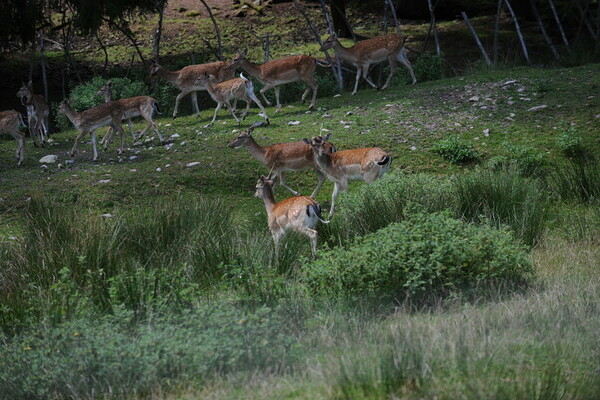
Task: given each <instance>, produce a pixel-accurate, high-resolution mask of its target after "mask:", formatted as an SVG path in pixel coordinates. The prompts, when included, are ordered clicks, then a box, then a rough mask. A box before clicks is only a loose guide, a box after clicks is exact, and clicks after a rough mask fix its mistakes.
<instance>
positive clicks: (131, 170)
mask: <svg viewBox="0 0 600 400" xmlns="http://www.w3.org/2000/svg"><path fill="white" fill-rule="evenodd" d="M129 172H137V169H135V168H132V169H130V170H129Z"/></svg>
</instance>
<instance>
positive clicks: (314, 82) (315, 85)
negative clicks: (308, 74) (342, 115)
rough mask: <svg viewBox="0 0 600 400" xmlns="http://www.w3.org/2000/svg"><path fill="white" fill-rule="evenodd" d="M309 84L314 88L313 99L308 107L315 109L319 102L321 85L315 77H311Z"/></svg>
mask: <svg viewBox="0 0 600 400" xmlns="http://www.w3.org/2000/svg"><path fill="white" fill-rule="evenodd" d="M308 85H309V86H310V88H311V89H312V99H311V101H310V105H309V106H308V109H309V110H314V109H315V104H316V103H317V89H318V88H319V86H318V85H317V82H316V81H315V80H314V79H311V82H310V83H309V84H308Z"/></svg>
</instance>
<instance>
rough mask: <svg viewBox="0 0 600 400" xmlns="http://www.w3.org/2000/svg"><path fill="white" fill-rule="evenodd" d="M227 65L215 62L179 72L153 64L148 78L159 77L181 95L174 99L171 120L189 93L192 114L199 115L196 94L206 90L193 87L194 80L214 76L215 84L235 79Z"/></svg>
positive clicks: (192, 66)
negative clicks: (202, 76)
mask: <svg viewBox="0 0 600 400" xmlns="http://www.w3.org/2000/svg"><path fill="white" fill-rule="evenodd" d="M228 65H229V64H228V63H226V62H224V61H217V62H213V63H208V64H197V65H188V66H187V67H183V68H182V69H180V70H179V71H169V70H166V69H164V68H163V67H161V66H160V65H158V64H153V65H152V66H151V67H150V77H156V76H158V77H161V78H163V79H164V80H166V81H168V82H171V83H172V84H173V85H175V86H176V87H177V88H178V89H179V90H181V93H179V94H178V95H177V98H176V99H175V110H173V118H175V117H176V116H177V109H178V107H179V101H180V100H181V99H182V98H183V96H185V95H186V94H188V93H191V98H192V106H193V107H194V113H195V114H196V116H199V115H200V109H199V108H198V97H197V94H196V92H197V91H199V90H206V87H204V86H195V85H196V80H197V79H198V77H199V76H200V75H203V74H207V75H214V77H215V80H216V82H223V81H226V80H228V79H232V78H234V77H235V71H233V70H232V69H230V68H227V67H228Z"/></svg>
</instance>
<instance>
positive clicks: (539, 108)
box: [527, 104, 548, 111]
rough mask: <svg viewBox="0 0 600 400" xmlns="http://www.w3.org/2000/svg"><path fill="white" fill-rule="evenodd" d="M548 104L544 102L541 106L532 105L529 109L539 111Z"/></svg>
mask: <svg viewBox="0 0 600 400" xmlns="http://www.w3.org/2000/svg"><path fill="white" fill-rule="evenodd" d="M547 107H548V106H547V105H546V104H542V105H540V106H535V107H531V108H530V109H529V110H527V111H539V110H543V109H544V108H547Z"/></svg>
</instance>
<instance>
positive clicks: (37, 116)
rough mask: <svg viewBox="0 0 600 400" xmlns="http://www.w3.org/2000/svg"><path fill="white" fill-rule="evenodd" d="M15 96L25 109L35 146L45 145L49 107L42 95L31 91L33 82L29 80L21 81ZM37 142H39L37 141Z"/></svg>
mask: <svg viewBox="0 0 600 400" xmlns="http://www.w3.org/2000/svg"><path fill="white" fill-rule="evenodd" d="M17 97H20V98H21V103H22V104H23V105H24V106H25V108H26V110H27V123H28V125H29V134H30V135H31V138H32V139H33V144H34V145H35V147H38V145H39V146H42V147H44V146H45V145H46V140H47V138H48V133H50V122H49V118H48V117H49V115H50V107H49V106H48V103H46V100H45V99H44V96H42V95H39V94H35V93H33V84H32V82H31V81H29V83H27V85H26V84H25V83H23V86H21V89H19V91H18V92H17ZM38 142H39V143H38Z"/></svg>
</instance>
